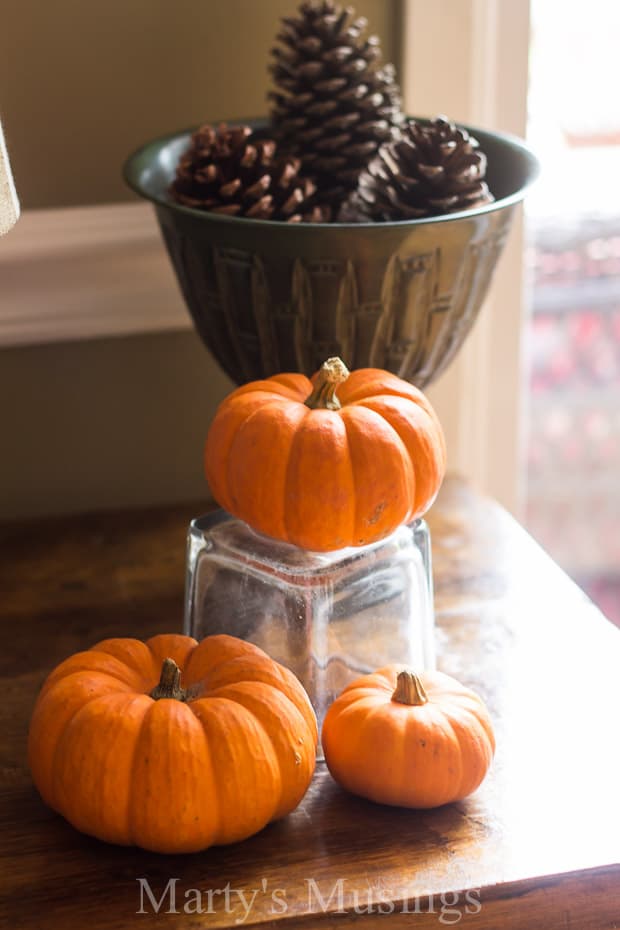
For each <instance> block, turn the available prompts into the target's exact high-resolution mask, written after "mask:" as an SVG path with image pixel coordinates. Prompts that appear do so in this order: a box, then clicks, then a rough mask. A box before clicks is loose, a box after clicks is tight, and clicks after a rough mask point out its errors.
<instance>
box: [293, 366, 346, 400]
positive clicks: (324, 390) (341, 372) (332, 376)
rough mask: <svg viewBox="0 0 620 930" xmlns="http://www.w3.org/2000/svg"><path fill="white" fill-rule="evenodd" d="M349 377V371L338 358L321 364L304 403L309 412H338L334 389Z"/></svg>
mask: <svg viewBox="0 0 620 930" xmlns="http://www.w3.org/2000/svg"><path fill="white" fill-rule="evenodd" d="M348 377H349V369H348V368H347V366H346V365H345V363H344V362H343V361H341V360H340V359H339V358H338V357H334V358H328V359H327V361H326V362H323V364H322V365H321V367H320V369H319V373H318V375H317V377H316V383H315V385H314V390H313V391H312V394H310V395H309V397H306V399H305V401H304V403H305V405H306V407H310V409H311V410H340V401H339V400H338V398H337V397H336V388H337V387H338V385H339V384H342V382H343V381H346V380H347V378H348Z"/></svg>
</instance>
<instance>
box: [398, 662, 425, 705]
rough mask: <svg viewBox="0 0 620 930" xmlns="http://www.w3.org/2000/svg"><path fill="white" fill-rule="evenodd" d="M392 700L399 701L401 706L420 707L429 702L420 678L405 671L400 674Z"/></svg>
mask: <svg viewBox="0 0 620 930" xmlns="http://www.w3.org/2000/svg"><path fill="white" fill-rule="evenodd" d="M392 700H393V701H398V703H399V704H410V705H411V706H419V705H420V704H426V703H427V702H428V696H427V694H426V691H425V690H424V688H423V686H422V682H421V681H420V679H419V678H418V676H417V675H415V674H414V673H413V672H409V671H407V670H406V669H405V670H404V671H402V672H399V674H398V678H397V679H396V690H395V691H394V694H393V695H392Z"/></svg>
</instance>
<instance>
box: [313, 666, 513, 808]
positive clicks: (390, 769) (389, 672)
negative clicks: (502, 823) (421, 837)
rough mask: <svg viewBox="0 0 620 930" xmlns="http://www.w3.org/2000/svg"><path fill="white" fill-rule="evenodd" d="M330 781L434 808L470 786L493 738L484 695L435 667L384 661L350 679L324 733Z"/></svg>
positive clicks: (377, 797)
mask: <svg viewBox="0 0 620 930" xmlns="http://www.w3.org/2000/svg"><path fill="white" fill-rule="evenodd" d="M321 739H322V745H323V751H324V753H325V761H326V762H327V766H328V768H329V770H330V772H331V774H332V775H333V777H334V778H335V780H336V781H337V782H338V783H339V784H340V785H342V787H343V788H346V789H347V790H348V791H351V792H352V793H353V794H359V795H361V796H362V797H364V798H369V799H370V800H371V801H378V802H379V803H381V804H394V805H398V806H402V807H438V806H439V805H441V804H448V803H449V802H451V801H458V800H460V799H461V798H464V797H466V796H467V795H468V794H471V792H472V791H475V790H476V788H477V787H478V785H479V784H480V783H481V781H482V779H483V778H484V776H485V775H486V773H487V770H488V768H489V765H490V764H491V760H492V758H493V753H494V752H495V738H494V735H493V728H492V725H491V719H490V717H489V713H488V711H487V709H486V707H485V705H484V704H483V702H482V700H481V699H480V698H479V697H478V696H477V695H476V694H474V692H473V691H470V690H469V688H466V687H464V685H461V684H460V683H459V682H458V681H456V680H455V679H454V678H450V677H449V676H448V675H443V674H441V673H440V672H424V673H422V674H420V675H416V674H414V673H413V672H410V671H408V670H406V669H405V670H401V668H400V667H399V666H395V665H392V666H386V667H385V668H382V669H379V671H377V672H375V673H374V674H372V675H364V676H363V677H362V678H358V679H357V680H356V681H354V682H352V683H351V684H350V685H348V687H346V688H345V689H344V691H343V692H342V694H341V695H340V696H339V697H338V698H336V700H335V701H334V703H333V704H332V705H331V707H330V708H329V710H328V711H327V715H326V717H325V722H324V724H323V731H322V736H321Z"/></svg>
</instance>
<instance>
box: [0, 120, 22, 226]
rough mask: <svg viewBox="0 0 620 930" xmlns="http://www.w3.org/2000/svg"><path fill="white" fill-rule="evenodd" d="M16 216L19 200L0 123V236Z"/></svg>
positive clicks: (17, 214)
mask: <svg viewBox="0 0 620 930" xmlns="http://www.w3.org/2000/svg"><path fill="white" fill-rule="evenodd" d="M18 216H19V202H18V200H17V194H16V193H15V185H14V184H13V176H12V174H11V166H10V164H9V156H8V154H7V151H6V145H5V144H4V135H3V133H2V124H1V123H0V236H2V235H4V233H5V232H8V231H9V229H10V228H11V226H13V225H14V223H15V222H16V220H17V217H18Z"/></svg>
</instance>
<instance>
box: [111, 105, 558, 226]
mask: <svg viewBox="0 0 620 930" xmlns="http://www.w3.org/2000/svg"><path fill="white" fill-rule="evenodd" d="M408 118H409V119H415V120H417V121H418V122H421V123H428V122H430V118H429V117H418V116H415V117H408ZM209 122H210V125H213V126H219V125H220V123H226V122H227V123H229V124H234V125H245V126H250V127H251V128H262V127H264V126H265V125H268V119H267V117H252V118H248V119H235V120H231V119H228V120H211V121H209ZM455 125H456V127H457V128H459V129H465V130H466V131H467V132H468V133H469V134H470V135H471V136H474V137H475V138H477V139H480V138H481V137H482V138H488V139H492V140H493V141H496V142H499V143H500V144H502V145H504V146H505V147H506V148H508V149H511V150H513V151H515V152H516V153H518V155H519V156H520V157H521V159H522V161H523V163H524V165H525V166H526V168H527V176H526V179H525V181H524V182H523V184H522V185H521V186H520V187H519V188H518V189H517V190H516V191H514V192H513V193H512V194H508V196H507V197H502V198H500V199H499V200H494V201H492V202H491V203H487V204H483V205H482V206H479V207H473V208H471V209H468V210H459V211H456V212H454V213H444V214H441V215H440V216H425V217H419V218H418V219H406V220H389V221H376V220H375V221H372V220H369V221H367V222H361V223H354V222H346V223H342V222H333V223H287V222H286V221H284V220H263V219H253V218H251V217H247V216H226V215H222V214H220V213H213V212H211V211H208V210H198V209H195V208H194V207H187V206H184V205H183V204H180V203H177V201H175V200H172V199H170V198H169V197H166V196H161V195H156V194H153V193H151V192H149V191H147V190H146V188H145V187H144V186H143V185H142V184H140V183H139V181H138V180H137V171H136V164H137V162H138V161H139V160H140V158H141V157H142V155H143V153H144V152H145V151H146V150H147V149H150V148H153V147H156V148H157V149H158V151H161V150H162V149H163V148H164V147H165V146H166V145H167V144H169V143H170V142H173V141H175V140H176V139H180V138H182V137H184V136H189V135H191V133H193V132H195V131H196V130H197V129H198V128H199V127H198V126H190V127H187V128H185V129H176V130H174V131H172V132H167V133H165V134H163V135H160V136H156V137H154V138H153V139H149V140H148V141H147V142H144V143H143V144H142V145H141V146H139V147H138V148H137V149H135V150H134V151H133V152H132V153H131V154H130V155H129V156H128V157H127V158H126V159H125V161H124V163H123V169H122V175H123V179H124V181H125V183H126V184H127V186H128V187H129V188H130V189H131V190H132V191H133V192H134V193H135V194H138V196H139V197H142V198H144V199H145V200H149V201H150V202H151V203H153V204H154V205H156V206H157V207H163V208H165V209H168V210H170V211H171V212H173V213H175V212H176V213H181V214H185V215H187V216H192V217H194V218H197V217H201V218H202V220H203V221H207V222H210V223H214V224H222V226H223V227H225V226H229V227H230V226H231V224H232V226H233V227H234V226H240V225H243V226H245V227H249V228H256V229H266V228H270V229H286V230H288V231H290V232H291V234H292V235H297V234H298V231H300V232H301V233H302V234H305V235H307V234H308V231H310V230H313V229H329V230H333V231H336V230H340V229H343V230H367V229H376V230H390V229H391V230H398V229H409V228H411V227H418V226H428V225H430V224H432V223H453V222H457V221H459V220H462V219H467V218H472V217H476V216H482V215H484V214H487V213H496V212H497V211H499V210H504V209H506V207H511V206H514V205H516V204H518V203H520V202H521V201H522V200H523V198H524V197H525V195H526V192H527V190H528V189H529V188H530V187H531V185H532V184H534V182H535V181H536V180H537V178H538V176H539V174H540V161H539V160H538V158H537V157H536V155H535V154H534V153H533V151H532V150H531V148H530V147H529V146H528V145H527V143H526V142H525V141H524V140H523V139H521V138H520V137H519V136H516V135H513V134H512V133H507V132H498V131H495V130H489V129H482V128H479V127H476V126H470V125H469V124H468V123H461V122H456V123H455ZM483 151H484V148H483Z"/></svg>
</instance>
